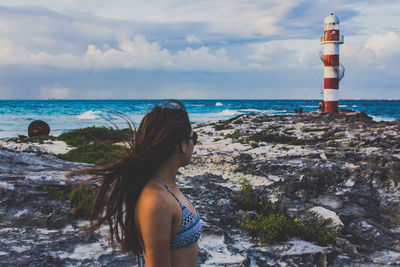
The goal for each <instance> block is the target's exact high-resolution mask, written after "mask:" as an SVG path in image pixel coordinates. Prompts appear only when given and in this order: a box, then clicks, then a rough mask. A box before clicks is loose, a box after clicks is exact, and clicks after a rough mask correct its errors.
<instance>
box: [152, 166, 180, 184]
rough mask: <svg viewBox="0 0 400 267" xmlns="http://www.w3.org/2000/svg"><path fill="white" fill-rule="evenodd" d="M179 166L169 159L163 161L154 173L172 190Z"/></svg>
mask: <svg viewBox="0 0 400 267" xmlns="http://www.w3.org/2000/svg"><path fill="white" fill-rule="evenodd" d="M178 169H179V166H178V165H177V164H174V162H170V161H169V160H167V161H165V162H163V163H162V164H161V165H160V167H159V168H158V169H157V171H156V172H155V174H156V175H157V176H158V177H159V178H161V179H162V180H163V181H164V183H165V184H166V185H167V186H168V187H169V188H170V189H171V190H172V189H174V188H175V186H176V173H177V172H178Z"/></svg>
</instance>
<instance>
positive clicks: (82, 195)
mask: <svg viewBox="0 0 400 267" xmlns="http://www.w3.org/2000/svg"><path fill="white" fill-rule="evenodd" d="M43 191H46V192H49V193H51V194H53V195H54V196H55V197H57V198H58V199H59V200H68V201H69V205H68V208H69V210H70V212H71V214H73V215H74V216H75V217H78V218H88V217H89V216H90V212H91V209H92V206H93V203H94V200H95V193H94V190H93V189H91V188H89V186H88V185H67V186H60V185H47V186H44V187H43Z"/></svg>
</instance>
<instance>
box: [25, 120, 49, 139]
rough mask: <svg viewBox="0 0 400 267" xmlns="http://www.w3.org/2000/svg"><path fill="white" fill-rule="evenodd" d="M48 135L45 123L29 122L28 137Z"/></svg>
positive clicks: (47, 127)
mask: <svg viewBox="0 0 400 267" xmlns="http://www.w3.org/2000/svg"><path fill="white" fill-rule="evenodd" d="M49 133H50V127H49V125H48V124H47V123H46V122H45V121H42V120H35V121H33V122H31V124H29V126H28V135H29V137H34V136H40V135H49Z"/></svg>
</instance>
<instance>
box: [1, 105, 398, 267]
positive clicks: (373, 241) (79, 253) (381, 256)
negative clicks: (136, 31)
mask: <svg viewBox="0 0 400 267" xmlns="http://www.w3.org/2000/svg"><path fill="white" fill-rule="evenodd" d="M193 128H194V130H195V131H196V132H197V133H198V134H199V144H198V145H197V146H196V149H195V153H194V156H193V160H192V164H189V165H188V166H186V167H185V168H182V169H181V170H180V173H179V174H178V182H179V184H180V186H181V188H182V191H183V193H184V194H185V195H186V196H187V197H188V198H189V199H190V200H191V201H192V202H193V203H194V205H195V206H196V207H197V208H198V210H199V213H200V215H201V219H202V221H203V225H204V234H203V236H202V238H201V240H200V243H199V258H198V265H199V266H365V265H367V266H400V186H399V182H400V121H399V120H397V121H392V122H375V121H373V120H372V119H371V118H370V117H368V116H367V115H366V114H364V113H360V112H353V111H350V110H345V111H341V112H340V113H339V114H335V115H329V114H321V113H318V112H310V113H303V114H298V115H265V114H247V115H240V116H237V117H235V118H232V119H230V120H227V121H221V122H217V123H202V124H195V125H193ZM11 147H12V146H10V143H7V148H4V147H0V159H1V160H0V170H1V172H0V256H1V257H0V266H135V264H136V261H135V258H134V257H133V256H131V255H122V254H121V253H120V252H119V251H118V249H115V250H112V249H111V248H109V247H108V245H107V240H106V231H105V229H106V228H104V229H102V230H101V231H100V232H99V233H92V234H87V235H82V234H81V233H80V227H82V226H84V225H86V224H87V222H86V221H85V220H83V219H79V218H77V217H76V216H75V215H73V214H72V213H71V209H70V206H71V203H70V202H69V200H67V199H65V197H63V196H62V195H60V194H56V193H55V192H62V189H63V188H67V187H70V186H71V185H75V184H78V183H79V182H80V181H81V179H83V178H79V177H78V178H75V179H66V178H65V173H66V171H68V170H71V169H76V168H80V167H84V166H87V165H86V164H81V163H71V162H68V161H64V160H61V159H59V158H58V157H57V156H55V155H51V154H46V153H35V152H32V150H33V151H34V149H32V146H29V148H30V150H31V151H30V152H28V151H21V149H20V150H15V149H11ZM243 178H244V179H246V180H247V181H248V182H249V184H250V186H251V188H252V189H251V190H252V197H251V199H249V203H248V207H244V206H243V205H241V204H240V203H239V202H238V200H237V197H235V196H237V195H238V191H239V188H240V181H243ZM50 189H51V190H50ZM58 189H60V190H58ZM260 210H269V211H274V212H277V213H279V214H283V215H284V216H286V218H288V219H289V220H293V219H298V220H301V221H302V222H304V223H309V224H312V225H318V226H319V227H321V229H323V231H324V233H329V236H331V237H333V238H332V239H331V241H330V242H328V243H326V244H319V245H318V244H317V243H315V242H312V241H310V240H308V241H307V240H302V239H301V238H299V237H290V238H288V239H286V240H284V239H283V238H282V240H281V241H274V242H263V241H262V240H261V239H259V238H258V236H257V233H254V232H251V231H250V232H249V231H247V230H245V229H244V228H243V226H242V225H241V220H242V218H243V216H244V214H246V215H247V216H248V217H249V218H257V217H258V216H261V215H260V214H261V213H260Z"/></svg>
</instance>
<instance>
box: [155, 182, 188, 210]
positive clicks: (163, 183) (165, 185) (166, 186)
mask: <svg viewBox="0 0 400 267" xmlns="http://www.w3.org/2000/svg"><path fill="white" fill-rule="evenodd" d="M154 178H156V179H157V180H158V181H159V182H160V183H161V184H162V185H163V186H164V187H165V188H166V189H167V190H168V192H169V193H170V194H171V195H172V196H173V197H174V198H175V199H176V201H178V203H179V205H181V206H182V203H181V202H180V201H179V199H178V198H177V197H176V196H175V194H174V193H172V191H171V190H170V189H169V187H168V185H167V184H166V183H165V182H164V181H163V180H162V179H161V178H160V177H158V176H154Z"/></svg>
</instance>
